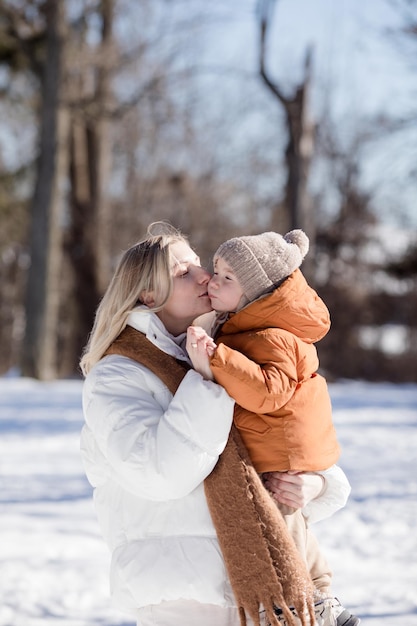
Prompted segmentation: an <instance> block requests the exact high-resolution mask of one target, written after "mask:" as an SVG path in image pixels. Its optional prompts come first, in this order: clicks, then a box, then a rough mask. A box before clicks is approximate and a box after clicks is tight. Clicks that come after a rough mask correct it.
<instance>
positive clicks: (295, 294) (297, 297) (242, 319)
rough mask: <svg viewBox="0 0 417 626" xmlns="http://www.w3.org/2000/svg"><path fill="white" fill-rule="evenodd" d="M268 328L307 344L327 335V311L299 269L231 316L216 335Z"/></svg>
mask: <svg viewBox="0 0 417 626" xmlns="http://www.w3.org/2000/svg"><path fill="white" fill-rule="evenodd" d="M271 327H275V328H282V329H283V330H286V331H288V332H290V333H292V334H294V335H295V336H296V337H299V338H300V339H302V340H303V341H305V342H307V343H315V342H317V341H319V340H320V339H322V338H323V337H324V336H325V335H326V334H327V332H328V331H329V328H330V315H329V311H328V309H327V307H326V305H325V304H324V302H323V300H322V299H321V298H320V297H319V296H318V294H317V293H316V291H314V289H313V288H312V287H310V285H309V284H308V283H307V281H306V279H305V278H304V276H303V274H302V273H301V271H300V270H299V269H297V270H295V272H293V273H292V274H291V275H290V276H289V277H288V278H287V279H286V280H285V282H284V283H283V284H282V285H280V286H279V287H277V289H275V291H273V292H272V293H269V294H267V295H265V296H262V297H260V298H259V299H258V300H255V301H254V302H251V303H250V304H248V305H247V306H246V307H244V308H243V309H241V310H240V311H238V312H237V313H233V314H231V315H230V318H229V319H228V320H227V321H226V322H225V323H224V325H223V327H222V330H221V332H220V334H221V335H223V334H226V335H228V334H234V333H240V332H245V331H250V330H261V329H264V328H271Z"/></svg>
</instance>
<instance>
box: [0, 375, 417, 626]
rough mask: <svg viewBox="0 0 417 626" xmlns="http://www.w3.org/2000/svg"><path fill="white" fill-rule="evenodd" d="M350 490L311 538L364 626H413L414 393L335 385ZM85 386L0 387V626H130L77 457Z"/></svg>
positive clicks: (416, 610) (416, 551)
mask: <svg viewBox="0 0 417 626" xmlns="http://www.w3.org/2000/svg"><path fill="white" fill-rule="evenodd" d="M330 390H331V395H332V400H333V405H334V417H335V423H336V426H337V430H338V434H339V439H340V442H341V444H342V447H343V455H342V458H341V461H340V465H341V466H342V467H343V469H344V470H345V472H346V473H347V475H348V477H349V479H350V481H351V483H352V495H351V498H350V500H349V502H348V505H347V507H346V508H345V509H344V510H342V511H340V512H338V513H337V514H336V515H334V516H333V517H332V518H331V519H329V520H326V521H323V522H320V523H318V524H316V525H315V526H314V527H313V528H314V530H315V532H316V534H317V535H318V537H319V539H320V542H321V545H322V547H323V548H324V550H325V552H326V554H327V557H328V559H329V561H330V563H331V565H332V566H333V570H334V591H335V593H336V595H337V596H338V597H339V598H340V600H341V601H342V602H343V604H344V605H345V606H347V607H349V608H350V609H351V610H352V611H354V612H355V613H356V614H358V615H360V616H361V617H362V626H417V528H416V526H417V385H402V386H395V385H369V384H362V383H359V382H343V383H335V384H332V385H330ZM80 392H81V383H80V381H75V380H69V381H57V382H52V383H39V382H36V381H34V380H30V379H19V378H14V377H4V378H0V533H1V535H0V536H1V541H0V626H43V625H45V624H46V625H47V626H131V624H132V623H131V622H130V621H129V619H128V618H127V617H125V616H124V615H122V614H120V613H119V612H117V611H116V610H115V609H114V608H112V607H111V605H110V600H109V596H108V566H109V556H108V553H107V549H106V547H105V545H104V543H103V541H102V539H101V537H100V535H99V531H98V527H97V524H96V520H95V516H94V511H93V507H92V502H91V489H90V487H89V485H88V483H87V481H86V479H85V478H84V474H83V470H82V466H81V463H80V457H79V452H78V442H79V432H80V428H81V425H82V413H81V403H80ZM213 626H215V625H213Z"/></svg>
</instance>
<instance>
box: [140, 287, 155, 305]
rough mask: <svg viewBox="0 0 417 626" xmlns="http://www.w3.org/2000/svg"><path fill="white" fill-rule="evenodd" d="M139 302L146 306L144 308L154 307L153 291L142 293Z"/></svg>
mask: <svg viewBox="0 0 417 626" xmlns="http://www.w3.org/2000/svg"><path fill="white" fill-rule="evenodd" d="M140 300H141V302H143V304H146V306H148V307H150V308H152V307H153V306H155V298H154V295H153V291H142V292H141V294H140Z"/></svg>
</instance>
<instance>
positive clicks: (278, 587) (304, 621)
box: [105, 326, 315, 626]
mask: <svg viewBox="0 0 417 626" xmlns="http://www.w3.org/2000/svg"><path fill="white" fill-rule="evenodd" d="M108 354H119V355H123V356H126V357H129V358H131V359H133V360H135V361H138V362H139V363H142V364H143V365H145V366H146V367H147V368H148V369H150V370H151V371H152V372H153V373H154V374H156V375H157V376H158V377H159V378H160V379H161V380H162V381H163V382H164V383H165V384H166V386H167V387H168V389H169V390H170V391H171V393H173V394H174V393H175V392H176V390H177V388H178V386H179V384H180V382H181V381H182V379H183V378H184V376H185V374H186V372H187V371H188V370H189V369H190V368H189V366H188V365H187V364H186V363H184V362H182V361H177V360H176V359H175V358H174V357H173V356H170V355H168V354H166V353H165V352H163V351H162V350H160V349H159V348H157V347H156V346H155V345H154V344H153V343H152V342H150V341H149V340H148V339H146V337H145V336H144V335H143V334H142V333H140V332H139V331H137V330H135V329H133V328H131V327H130V326H127V327H126V328H125V329H124V330H123V331H122V332H121V334H120V335H119V336H118V337H117V339H116V340H115V341H114V342H113V343H112V344H111V346H110V347H109V349H108V350H107V351H106V353H105V356H106V355H108ZM204 488H205V493H206V498H207V502H208V506H209V509H210V513H211V516H212V519H213V523H214V526H215V528H216V533H217V537H218V541H219V545H220V548H221V550H222V554H223V558H224V562H225V565H226V568H227V572H228V575H229V578H230V583H231V585H232V589H233V592H234V595H235V598H236V602H237V605H238V607H239V612H240V621H241V624H242V626H245V625H246V623H247V622H246V613H245V612H247V613H248V614H249V615H250V616H251V618H252V620H253V621H254V623H255V624H256V626H260V617H259V612H260V610H261V609H262V607H263V608H264V609H265V611H266V615H267V617H268V620H269V622H270V624H271V625H272V626H279V623H278V620H277V617H276V615H275V613H274V606H278V607H280V608H281V610H282V612H283V614H284V616H285V619H286V620H287V623H288V626H290V625H296V624H298V623H299V622H297V621H296V618H295V617H294V615H293V613H292V612H291V611H290V608H289V607H290V606H292V607H294V608H295V609H296V611H297V615H298V618H299V620H300V623H301V625H302V626H308V625H309V624H314V623H315V622H314V603H313V584H312V582H311V579H310V576H309V574H308V572H307V570H306V567H305V564H304V562H303V561H302V559H301V557H300V555H299V553H298V551H297V549H296V547H295V544H294V541H293V539H292V537H291V536H290V534H289V532H288V529H287V527H286V525H285V522H284V519H283V517H282V515H281V513H280V512H279V510H278V508H277V507H276V505H275V504H274V503H273V501H272V498H271V497H270V496H269V494H268V493H267V491H266V489H265V488H264V487H263V485H262V482H261V480H260V478H259V476H258V474H257V472H256V470H255V469H254V467H253V465H252V463H251V461H250V459H249V456H248V453H247V451H246V448H245V446H244V444H243V443H242V440H241V438H240V436H239V433H238V431H237V430H236V428H235V427H234V426H232V429H231V432H230V435H229V440H228V442H227V445H226V447H225V449H224V451H223V453H222V454H221V455H220V458H219V461H218V462H217V465H216V466H215V468H214V470H213V471H212V472H211V474H210V475H209V476H208V477H207V478H206V479H205V481H204Z"/></svg>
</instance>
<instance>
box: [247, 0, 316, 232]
mask: <svg viewBox="0 0 417 626" xmlns="http://www.w3.org/2000/svg"><path fill="white" fill-rule="evenodd" d="M274 1H275V0H263V1H262V2H260V55H259V72H260V75H261V77H262V79H263V81H264V83H265V85H266V86H267V87H268V89H269V90H270V91H271V92H272V93H273V94H274V96H275V97H276V98H277V99H278V100H279V102H280V103H281V104H282V106H283V107H284V111H285V116H286V123H287V130H288V142H287V147H286V151H285V159H286V163H287V182H286V186H285V198H284V206H285V209H286V211H287V228H288V230H290V229H293V228H302V229H303V230H305V231H306V232H307V233H308V235H309V237H310V240H311V241H313V240H314V223H313V216H312V215H311V207H310V204H309V200H308V192H307V181H308V174H309V169H310V161H311V157H312V154H313V150H314V126H313V125H312V123H311V121H310V120H309V116H308V107H309V102H308V97H309V90H310V81H311V63H312V61H311V57H312V53H311V51H308V53H307V55H306V62H305V75H304V80H303V82H302V83H301V84H300V85H299V86H298V87H297V88H296V90H295V93H294V94H293V96H291V97H287V96H285V95H284V93H283V91H282V89H281V88H280V87H279V86H278V85H277V84H276V83H275V82H273V81H272V80H271V78H270V77H269V75H268V73H267V71H266V58H265V57H266V39H267V33H268V28H269V26H270V20H271V9H272V4H273V3H274ZM280 221H281V222H282V220H279V219H275V222H276V223H280Z"/></svg>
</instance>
